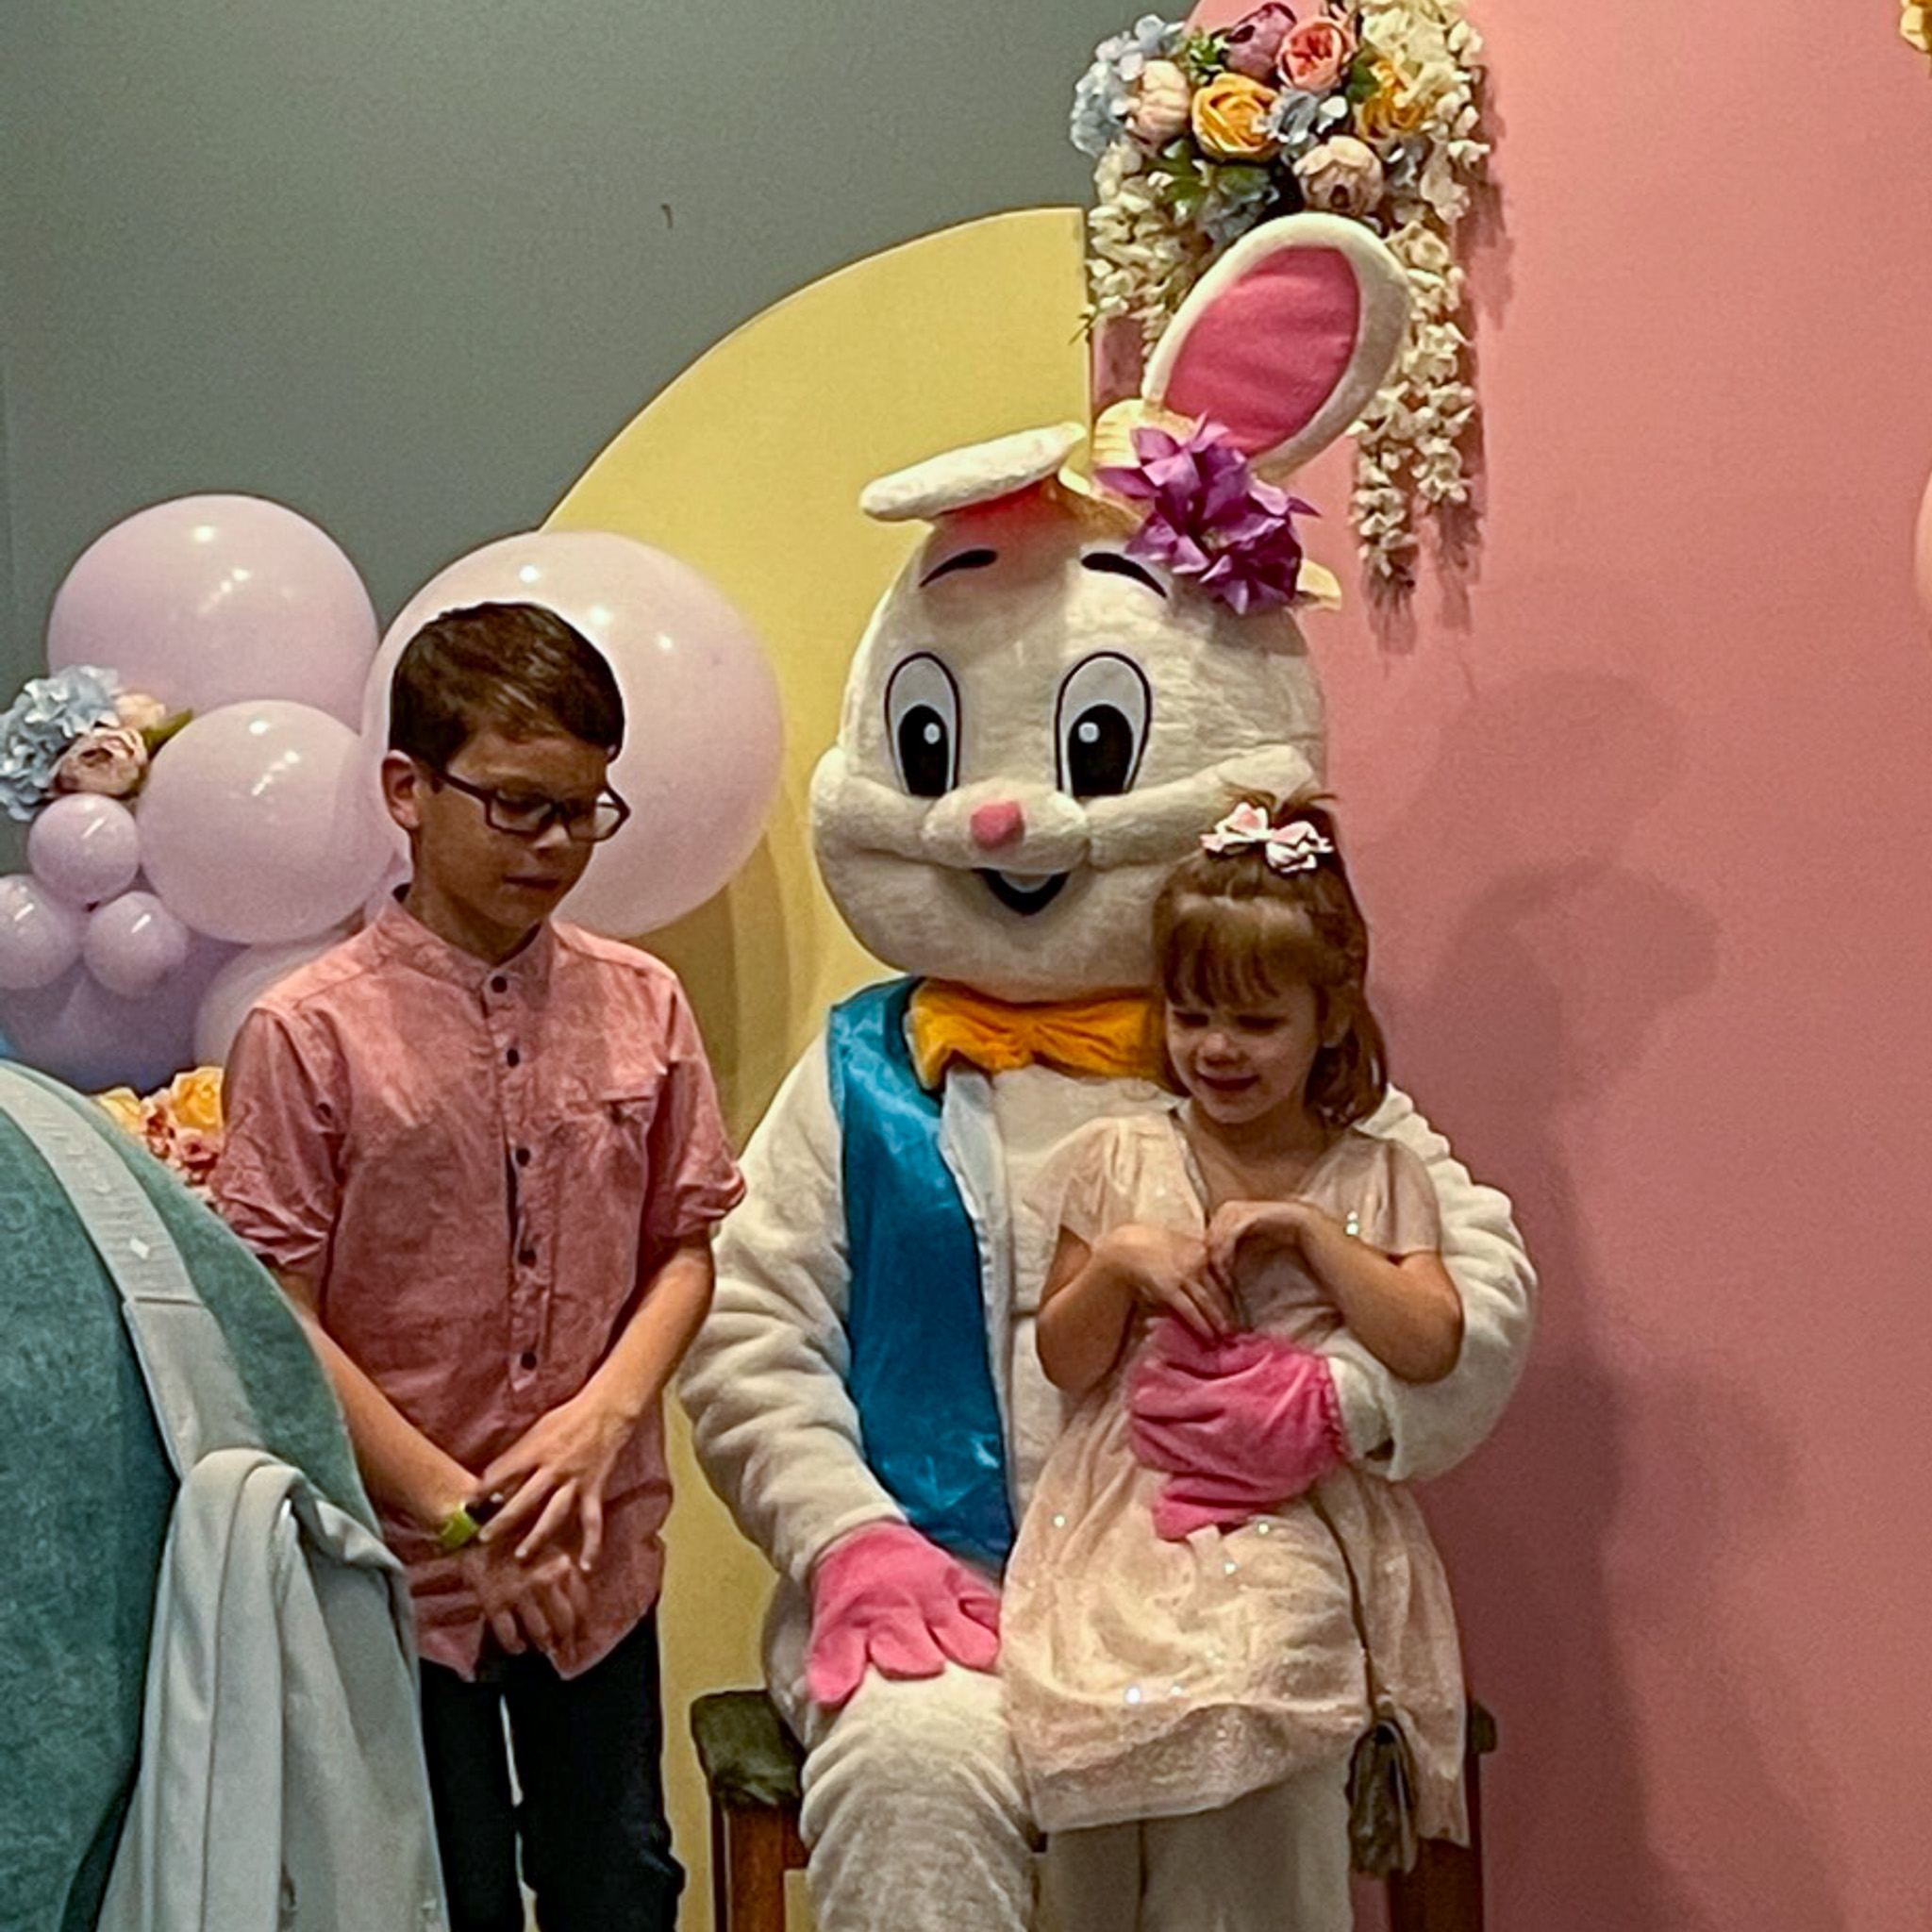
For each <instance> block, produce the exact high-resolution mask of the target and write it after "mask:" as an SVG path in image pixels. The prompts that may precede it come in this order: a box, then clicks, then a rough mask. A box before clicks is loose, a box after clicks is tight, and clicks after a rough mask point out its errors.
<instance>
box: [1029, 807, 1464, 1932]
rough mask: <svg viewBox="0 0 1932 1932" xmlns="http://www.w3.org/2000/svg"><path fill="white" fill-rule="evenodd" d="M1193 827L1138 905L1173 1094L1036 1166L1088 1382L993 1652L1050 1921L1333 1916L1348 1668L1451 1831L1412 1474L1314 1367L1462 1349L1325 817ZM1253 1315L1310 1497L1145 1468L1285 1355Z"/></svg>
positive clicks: (1431, 1605) (1456, 1812)
mask: <svg viewBox="0 0 1932 1932" xmlns="http://www.w3.org/2000/svg"><path fill="white" fill-rule="evenodd" d="M1201 843H1202V847H1203V850H1202V851H1201V852H1200V853H1199V854H1197V855H1196V856H1195V857H1194V858H1191V859H1190V860H1188V861H1187V862H1186V863H1185V864H1183V865H1182V866H1181V867H1180V868H1179V870H1178V871H1177V872H1176V873H1175V874H1174V877H1173V878H1172V879H1171V880H1170V881H1169V882H1168V885H1167V886H1166V888H1165V889H1164V891H1163V892H1162V894H1161V897H1160V900H1159V902H1158V906H1157V908H1156V911H1155V948H1156V955H1157V958H1158V967H1159V972H1160V977H1161V984H1162V988H1163V991H1164V992H1165V996H1166V1029H1167V1051H1168V1057H1169V1059H1170V1061H1171V1063H1172V1067H1173V1072H1174V1079H1175V1083H1176V1085H1177V1086H1178V1088H1179V1089H1180V1091H1181V1093H1182V1094H1183V1095H1184V1096H1185V1098H1184V1099H1182V1100H1181V1101H1180V1102H1179V1103H1178V1104H1177V1105H1176V1106H1175V1107H1174V1108H1173V1109H1171V1110H1164V1111H1161V1112H1158V1113H1153V1114H1142V1115H1138V1116H1133V1117H1126V1118H1109V1119H1107V1120H1102V1121H1096V1122H1093V1123H1092V1124H1090V1125H1089V1126H1088V1127H1086V1128H1083V1129H1082V1130H1081V1131H1080V1132H1079V1133H1078V1134H1076V1135H1074V1137H1073V1138H1072V1139H1071V1140H1070V1141H1069V1142H1068V1144H1067V1146H1066V1148H1065V1149H1064V1150H1063V1152H1062V1154H1061V1155H1060V1156H1059V1157H1058V1159H1057V1161H1056V1163H1055V1167H1054V1170H1053V1172H1052V1174H1051V1175H1050V1177H1049V1182H1048V1185H1049V1187H1050V1188H1051V1189H1053V1190H1054V1191H1055V1192H1056V1193H1057V1194H1058V1218H1059V1230H1060V1232H1059V1240H1058V1248H1057V1251H1056V1253H1055V1256H1054V1260H1053V1264H1052V1267H1051V1269H1050V1271H1049V1274H1048V1279H1047V1285H1046V1291H1045V1299H1044V1301H1043V1303H1042V1306H1041V1314H1040V1322H1039V1330H1038V1334H1039V1346H1040V1357H1041V1363H1042V1365H1043V1366H1044V1368H1045V1370H1046V1373H1047V1374H1049V1375H1050V1376H1051V1377H1052V1378H1053V1380H1054V1381H1055V1382H1056V1383H1058V1386H1059V1387H1060V1388H1061V1389H1063V1390H1065V1391H1067V1392H1068V1393H1069V1394H1070V1395H1073V1396H1081V1397H1084V1398H1085V1400H1084V1402H1083V1403H1082V1404H1081V1406H1080V1407H1078V1408H1077V1409H1076V1410H1075V1411H1074V1415H1073V1417H1072V1420H1071V1421H1070V1423H1069V1425H1068V1427H1067V1430H1066V1432H1065V1434H1064V1435H1063V1436H1062V1437H1061V1439H1060V1441H1059V1442H1058V1444H1057V1446H1056V1448H1055V1449H1054V1452H1053V1454H1052V1456H1051V1457H1049V1459H1048V1461H1047V1464H1046V1467H1045V1469H1044V1470H1043V1471H1042V1473H1041V1480H1040V1484H1039V1488H1038V1490H1037V1491H1036V1493H1035V1495H1034V1498H1033V1502H1032V1505H1031V1507H1030V1509H1029V1511H1028V1514H1027V1517H1026V1520H1025V1523H1024V1527H1023V1529H1022V1532H1021V1536H1020V1540H1019V1543H1018V1546H1017V1548H1016V1549H1015V1551H1014V1553H1013V1557H1012V1561H1011V1564H1010V1566H1009V1569H1008V1577H1007V1586H1006V1595H1005V1609H1004V1615H1003V1619H1002V1623H1003V1632H1004V1660H1003V1666H1002V1668H1003V1672H1004V1674H1005V1677H1006V1680H1007V1685H1008V1697H1009V1702H1010V1708H1011V1714H1012V1723H1013V1730H1014V1736H1015V1739H1016V1740H1017V1743H1018V1745H1019V1749H1020V1753H1021V1757H1022V1760H1023V1762H1024V1766H1025V1769H1026V1772H1027V1775H1028V1780H1029V1783H1030V1785H1031V1788H1032V1792H1033V1798H1034V1805H1035V1810H1036V1815H1037V1817H1038V1819H1039V1822H1040V1824H1041V1827H1042V1828H1043V1829H1044V1830H1045V1831H1047V1832H1048V1833H1049V1834H1050V1844H1049V1849H1048V1857H1047V1863H1046V1869H1045V1885H1046V1891H1047V1895H1048V1900H1049V1917H1050V1920H1051V1923H1052V1924H1054V1925H1055V1927H1056V1928H1057V1932H1088V1928H1091V1932H1170V1928H1171V1932H1250V1928H1252V1932H1262V1928H1266V1932H1336V1928H1345V1927H1347V1926H1348V1925H1349V1924H1350V1923H1351V1921H1350V1911H1349V1833H1348V1802H1347V1798H1346V1795H1345V1791H1344V1786H1345V1782H1346V1779H1347V1775H1348V1769H1349V1761H1350V1757H1351V1753H1352V1751H1353V1749H1354V1747H1355V1745H1356V1743H1357V1740H1358V1739H1359V1738H1360V1737H1361V1736H1362V1735H1363V1733H1364V1731H1365V1730H1366V1729H1367V1728H1368V1725H1369V1723H1370V1698H1369V1694H1368V1691H1367V1685H1368V1680H1369V1674H1370V1668H1371V1666H1370V1659H1371V1658H1373V1671H1374V1680H1375V1685H1376V1689H1377V1691H1380V1692H1381V1693H1383V1695H1384V1696H1385V1697H1387V1698H1388V1699H1390V1700H1392V1703H1393V1705H1394V1707H1395V1710H1396V1712H1397V1713H1398V1714H1399V1717H1400V1721H1401V1725H1402V1730H1403V1733H1404V1736H1405V1737H1406V1739H1407V1742H1408V1745H1409V1747H1410V1749H1411V1751H1412V1753H1413V1757H1414V1772H1415V1785H1416V1790H1415V1798H1416V1808H1417V1812H1418V1819H1417V1823H1418V1824H1419V1825H1420V1827H1421V1829H1422V1831H1423V1832H1424V1834H1426V1835H1430V1836H1440V1835H1444V1834H1448V1835H1455V1834H1457V1832H1459V1831H1460V1830H1461V1829H1462V1828H1463V1824H1464V1819H1463V1806H1462V1795H1461V1785H1460V1774H1461V1757H1462V1712H1463V1691H1462V1681H1461V1670H1460V1666H1459V1663H1458V1660H1457V1641H1456V1628H1455V1621H1454V1617H1453V1613H1452V1611H1451V1608H1450V1604H1449V1594H1448V1588H1447V1585H1446V1582H1445V1580H1444V1578H1443V1574H1442V1570H1441V1563H1440V1561H1439V1560H1438V1558H1437V1556H1436V1553H1435V1550H1434V1549H1433V1547H1432V1546H1431V1544H1430V1542H1429V1538H1428V1532H1427V1530H1426V1529H1425V1528H1424V1524H1423V1520H1422V1515H1421V1512H1420V1511H1419V1509H1418V1508H1417V1507H1416V1504H1415V1502H1414V1500H1413V1498H1412V1497H1411V1496H1410V1495H1409V1494H1408V1492H1407V1491H1406V1490H1404V1489H1402V1488H1400V1487H1398V1486H1396V1485H1393V1484H1391V1483H1389V1482H1386V1481H1384V1480H1381V1479H1379V1478H1378V1477H1376V1476H1374V1475H1373V1474H1364V1473H1362V1472H1361V1471H1360V1470H1358V1469H1356V1468H1353V1467H1349V1466H1347V1464H1346V1463H1345V1462H1343V1461H1342V1460H1341V1457H1343V1456H1345V1455H1346V1453H1347V1445H1346V1443H1345V1442H1344V1441H1342V1439H1341V1424H1340V1420H1339V1417H1338V1415H1337V1412H1336V1409H1335V1406H1334V1401H1333V1390H1332V1384H1330V1383H1329V1382H1328V1381H1327V1378H1326V1372H1325V1369H1324V1368H1323V1366H1322V1365H1321V1364H1320V1362H1319V1359H1318V1357H1319V1351H1320V1350H1321V1349H1322V1347H1323V1344H1324V1342H1326V1341H1329V1340H1331V1339H1332V1338H1333V1337H1335V1336H1336V1335H1337V1334H1339V1333H1340V1332H1341V1330H1342V1329H1344V1327H1345V1328H1346V1329H1347V1330H1348V1331H1350V1332H1351V1333H1353V1335H1354V1336H1355V1337H1356V1339H1357V1341H1359V1342H1360V1343H1361V1344H1362V1345H1363V1346H1365V1347H1366V1348H1368V1349H1369V1350H1371V1351H1372V1352H1373V1353H1374V1355H1375V1356H1376V1357H1378V1358H1379V1359H1380V1360H1381V1361H1382V1362H1384V1363H1385V1364H1386V1365H1387V1366H1388V1367H1389V1369H1390V1370H1391V1372H1392V1373H1394V1374H1398V1375H1401V1376H1403V1377H1405V1378H1407V1379H1412V1380H1415V1381H1430V1380H1434V1379H1436V1378H1438V1377H1441V1376H1442V1375H1444V1374H1447V1373H1448V1372H1449V1370H1450V1369H1451V1368H1452V1367H1454V1365H1455V1362H1456V1358H1457V1350H1458V1348H1459V1345H1460V1341H1461V1332H1462V1309H1461V1304H1460V1301H1459V1299H1458V1297H1457V1292H1456V1289H1455V1286H1454V1284H1453V1282H1452V1281H1451V1280H1450V1278H1449V1275H1448V1274H1447V1272H1446V1271H1445V1270H1444V1268H1443V1266H1442V1262H1441V1257H1440V1256H1439V1255H1438V1253H1437V1252H1436V1251H1437V1245H1438V1229H1437V1219H1436V1204H1435V1196H1434V1193H1433V1191H1432V1190H1431V1188H1430V1184H1429V1181H1428V1177H1427V1175H1426V1174H1425V1173H1424V1170H1423V1168H1422V1165H1421V1163H1420V1162H1419V1161H1417V1160H1416V1159H1415V1158H1414V1157H1413V1156H1411V1155H1410V1154H1408V1153H1407V1150H1406V1149H1403V1148H1400V1147H1398V1146H1396V1145H1394V1144H1393V1143H1392V1142H1390V1141H1383V1140H1380V1139H1378V1138H1376V1137H1374V1136H1372V1135H1368V1134H1364V1133H1362V1132H1360V1131H1358V1130H1357V1129H1356V1127H1355V1126H1354V1125H1353V1123H1355V1122H1356V1121H1358V1120H1360V1119H1362V1118H1363V1117H1364V1116H1365V1115H1367V1114H1368V1113H1369V1112H1371V1111H1372V1110H1373V1109H1374V1107H1375V1105H1376V1104H1377V1102H1378V1101H1379V1100H1380V1099H1381V1097H1382V1092H1383V1088H1384V1084H1385V1074H1384V1065H1383V1051H1382V1040H1381V1034H1380V1031H1379V1029H1378V1028H1377V1026H1376V1024H1375V1022H1374V1016H1373V1015H1372V1014H1371V1013H1370V1011H1369V1008H1368V1002H1367V997H1366V992H1365V990H1364V978H1365V974H1366V970H1367V964H1368V934H1367V931H1366V929H1365V927H1364V924H1363V921H1362V915H1361V910H1360V908H1359V907H1358V906H1357V903H1356V899H1355V895H1354V893H1353V891H1351V890H1350V888H1349V883H1348V877H1347V874H1346V873H1345V872H1344V871H1343V869H1342V864H1341V856H1340V854H1339V853H1338V852H1337V850H1336V847H1335V841H1334V831H1333V826H1332V824H1331V823H1330V821H1329V819H1328V817H1327V814H1326V813H1325V812H1324V811H1322V810H1321V809H1319V808H1316V807H1313V806H1308V805H1295V806H1291V807H1290V808H1286V809H1284V810H1282V811H1280V812H1279V813H1277V814H1276V815H1275V816H1274V819H1273V821H1272V822H1271V820H1270V818H1269V817H1268V815H1267V814H1265V813H1264V812H1263V811H1261V810H1260V809H1259V808H1257V807H1255V806H1243V807H1241V808H1237V810H1236V811H1235V812H1234V813H1232V814H1231V815H1230V816H1229V817H1228V818H1227V819H1225V820H1224V821H1223V822H1222V824H1220V825H1218V826H1216V827H1215V829H1214V830H1213V831H1212V832H1210V833H1208V835H1206V836H1205V837H1204V838H1203V840H1202V841H1201ZM1274 1338H1286V1339H1287V1340H1289V1341H1292V1342H1295V1343H1299V1344H1301V1345H1302V1346H1303V1347H1304V1348H1306V1349H1307V1350H1308V1351H1310V1352H1311V1353H1310V1355H1309V1357H1307V1361H1306V1368H1307V1372H1308V1374H1310V1375H1311V1376H1312V1377H1313V1381H1314V1384H1315V1385H1316V1386H1315V1389H1314V1393H1313V1396H1312V1397H1311V1398H1310V1401H1309V1404H1308V1407H1309V1411H1310V1412H1311V1413H1314V1414H1315V1415H1317V1416H1318V1417H1319V1418H1320V1420H1319V1421H1318V1423H1317V1424H1316V1429H1315V1433H1316V1434H1317V1435H1318V1436H1325V1438H1326V1441H1321V1442H1318V1443H1317V1444H1316V1445H1315V1454H1314V1464H1313V1466H1315V1467H1317V1468H1325V1469H1328V1470H1329V1471H1330V1473H1329V1474H1325V1475H1324V1476H1323V1478H1322V1479H1321V1481H1320V1482H1319V1483H1317V1484H1316V1485H1315V1487H1314V1488H1313V1489H1311V1490H1310V1491H1307V1494H1305V1495H1303V1496H1301V1497H1299V1498H1291V1499H1283V1498H1281V1497H1278V1496H1270V1495H1267V1494H1260V1495H1255V1494H1253V1493H1251V1492H1248V1491H1244V1490H1243V1486H1242V1483H1241V1479H1240V1478H1239V1477H1238V1476H1236V1477H1232V1478H1230V1477H1229V1476H1228V1475H1227V1474H1225V1472H1224V1473H1223V1474H1221V1475H1220V1476H1219V1477H1208V1478H1205V1479H1200V1478H1197V1479H1193V1480H1191V1479H1189V1478H1187V1477H1185V1476H1176V1475H1170V1474H1163V1472H1162V1470H1161V1469H1160V1468H1157V1467H1147V1466H1143V1464H1142V1463H1141V1460H1139V1459H1137V1452H1145V1453H1148V1455H1149V1457H1150V1460H1151V1461H1158V1460H1161V1459H1162V1458H1161V1457H1160V1455H1159V1440H1158V1439H1159V1434H1160V1426H1159V1425H1160V1422H1161V1421H1162V1420H1166V1421H1169V1422H1173V1421H1175V1420H1187V1419H1188V1418H1187V1416H1186V1410H1187V1408H1188V1407H1189V1406H1190V1400H1191V1403H1192V1406H1193V1407H1194V1409H1195V1417H1194V1419H1195V1420H1197V1421H1198V1420H1199V1419H1200V1418H1201V1417H1202V1416H1204V1415H1208V1414H1212V1413H1213V1412H1214V1411H1215V1408H1216V1398H1217V1391H1223V1392H1224V1391H1226V1390H1228V1389H1229V1388H1231V1387H1232V1386H1233V1381H1231V1380H1226V1379H1224V1378H1235V1379H1239V1378H1241V1377H1242V1376H1243V1375H1249V1376H1252V1375H1253V1374H1254V1373H1256V1372H1257V1369H1258V1370H1261V1371H1262V1372H1264V1373H1265V1372H1268V1371H1269V1367H1270V1365H1269V1364H1265V1363H1263V1362H1262V1361H1261V1357H1262V1356H1263V1355H1266V1356H1268V1357H1270V1358H1271V1362H1272V1365H1273V1369H1274V1371H1276V1372H1278V1368H1279V1364H1280V1362H1281V1361H1282V1359H1283V1358H1284V1352H1283V1351H1282V1350H1281V1348H1280V1344H1279V1341H1275V1340H1274ZM1288 1358H1289V1359H1291V1360H1299V1357H1293V1356H1292V1355H1290V1356H1289V1357H1288ZM1137 1378H1139V1379H1140V1380H1141V1386H1142V1399H1141V1400H1139V1401H1138V1402H1137V1403H1136V1404H1135V1407H1138V1408H1140V1409H1141V1412H1142V1413H1141V1417H1140V1419H1139V1420H1138V1421H1137V1420H1136V1419H1135V1417H1134V1416H1133V1414H1131V1413H1130V1408H1129V1395H1130V1391H1131V1390H1132V1388H1133V1387H1134V1384H1135V1382H1136V1379H1137ZM1155 1381H1158V1382H1161V1383H1162V1389H1161V1391H1152V1388H1151V1384H1152V1383H1153V1382H1155ZM1276 1386H1277V1387H1278V1384H1277V1385H1276ZM1176 1390H1178V1391H1189V1392H1190V1393H1187V1394H1184V1395H1183V1398H1182V1400H1181V1401H1180V1402H1179V1404H1178V1406H1176V1403H1175V1400H1174V1391H1176ZM1324 1391H1325V1404H1324ZM1155 1392H1158V1394H1159V1398H1160V1399H1157V1400H1151V1401H1150V1400H1149V1399H1147V1397H1148V1396H1149V1394H1150V1393H1155ZM1304 1392H1305V1393H1306V1392H1307V1391H1304ZM1163 1404H1164V1405H1165V1406H1163ZM1222 1460H1223V1461H1224V1462H1225V1463H1227V1464H1229V1465H1230V1466H1237V1465H1238V1464H1239V1460H1240V1456H1239V1444H1238V1443H1236V1444H1234V1445H1232V1447H1231V1448H1230V1450H1229V1452H1228V1454H1227V1455H1225V1456H1224V1457H1223V1458H1222Z"/></svg>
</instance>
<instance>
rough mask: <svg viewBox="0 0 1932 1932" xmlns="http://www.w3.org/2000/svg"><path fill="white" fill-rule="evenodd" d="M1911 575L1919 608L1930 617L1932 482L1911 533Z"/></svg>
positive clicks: (1931, 597) (1931, 601)
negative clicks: (1912, 533)
mask: <svg viewBox="0 0 1932 1932" xmlns="http://www.w3.org/2000/svg"><path fill="white" fill-rule="evenodd" d="M1912 564H1913V575H1914V577H1915V578H1916V579H1917V582H1918V586H1919V608H1921V609H1922V610H1924V613H1925V615H1926V616H1927V617H1928V618H1932V483H1927V484H1926V486H1925V494H1924V499H1923V500H1922V501H1921V503H1920V505H1919V526H1918V529H1917V530H1916V531H1915V532H1914V535H1913V548H1912Z"/></svg>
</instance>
